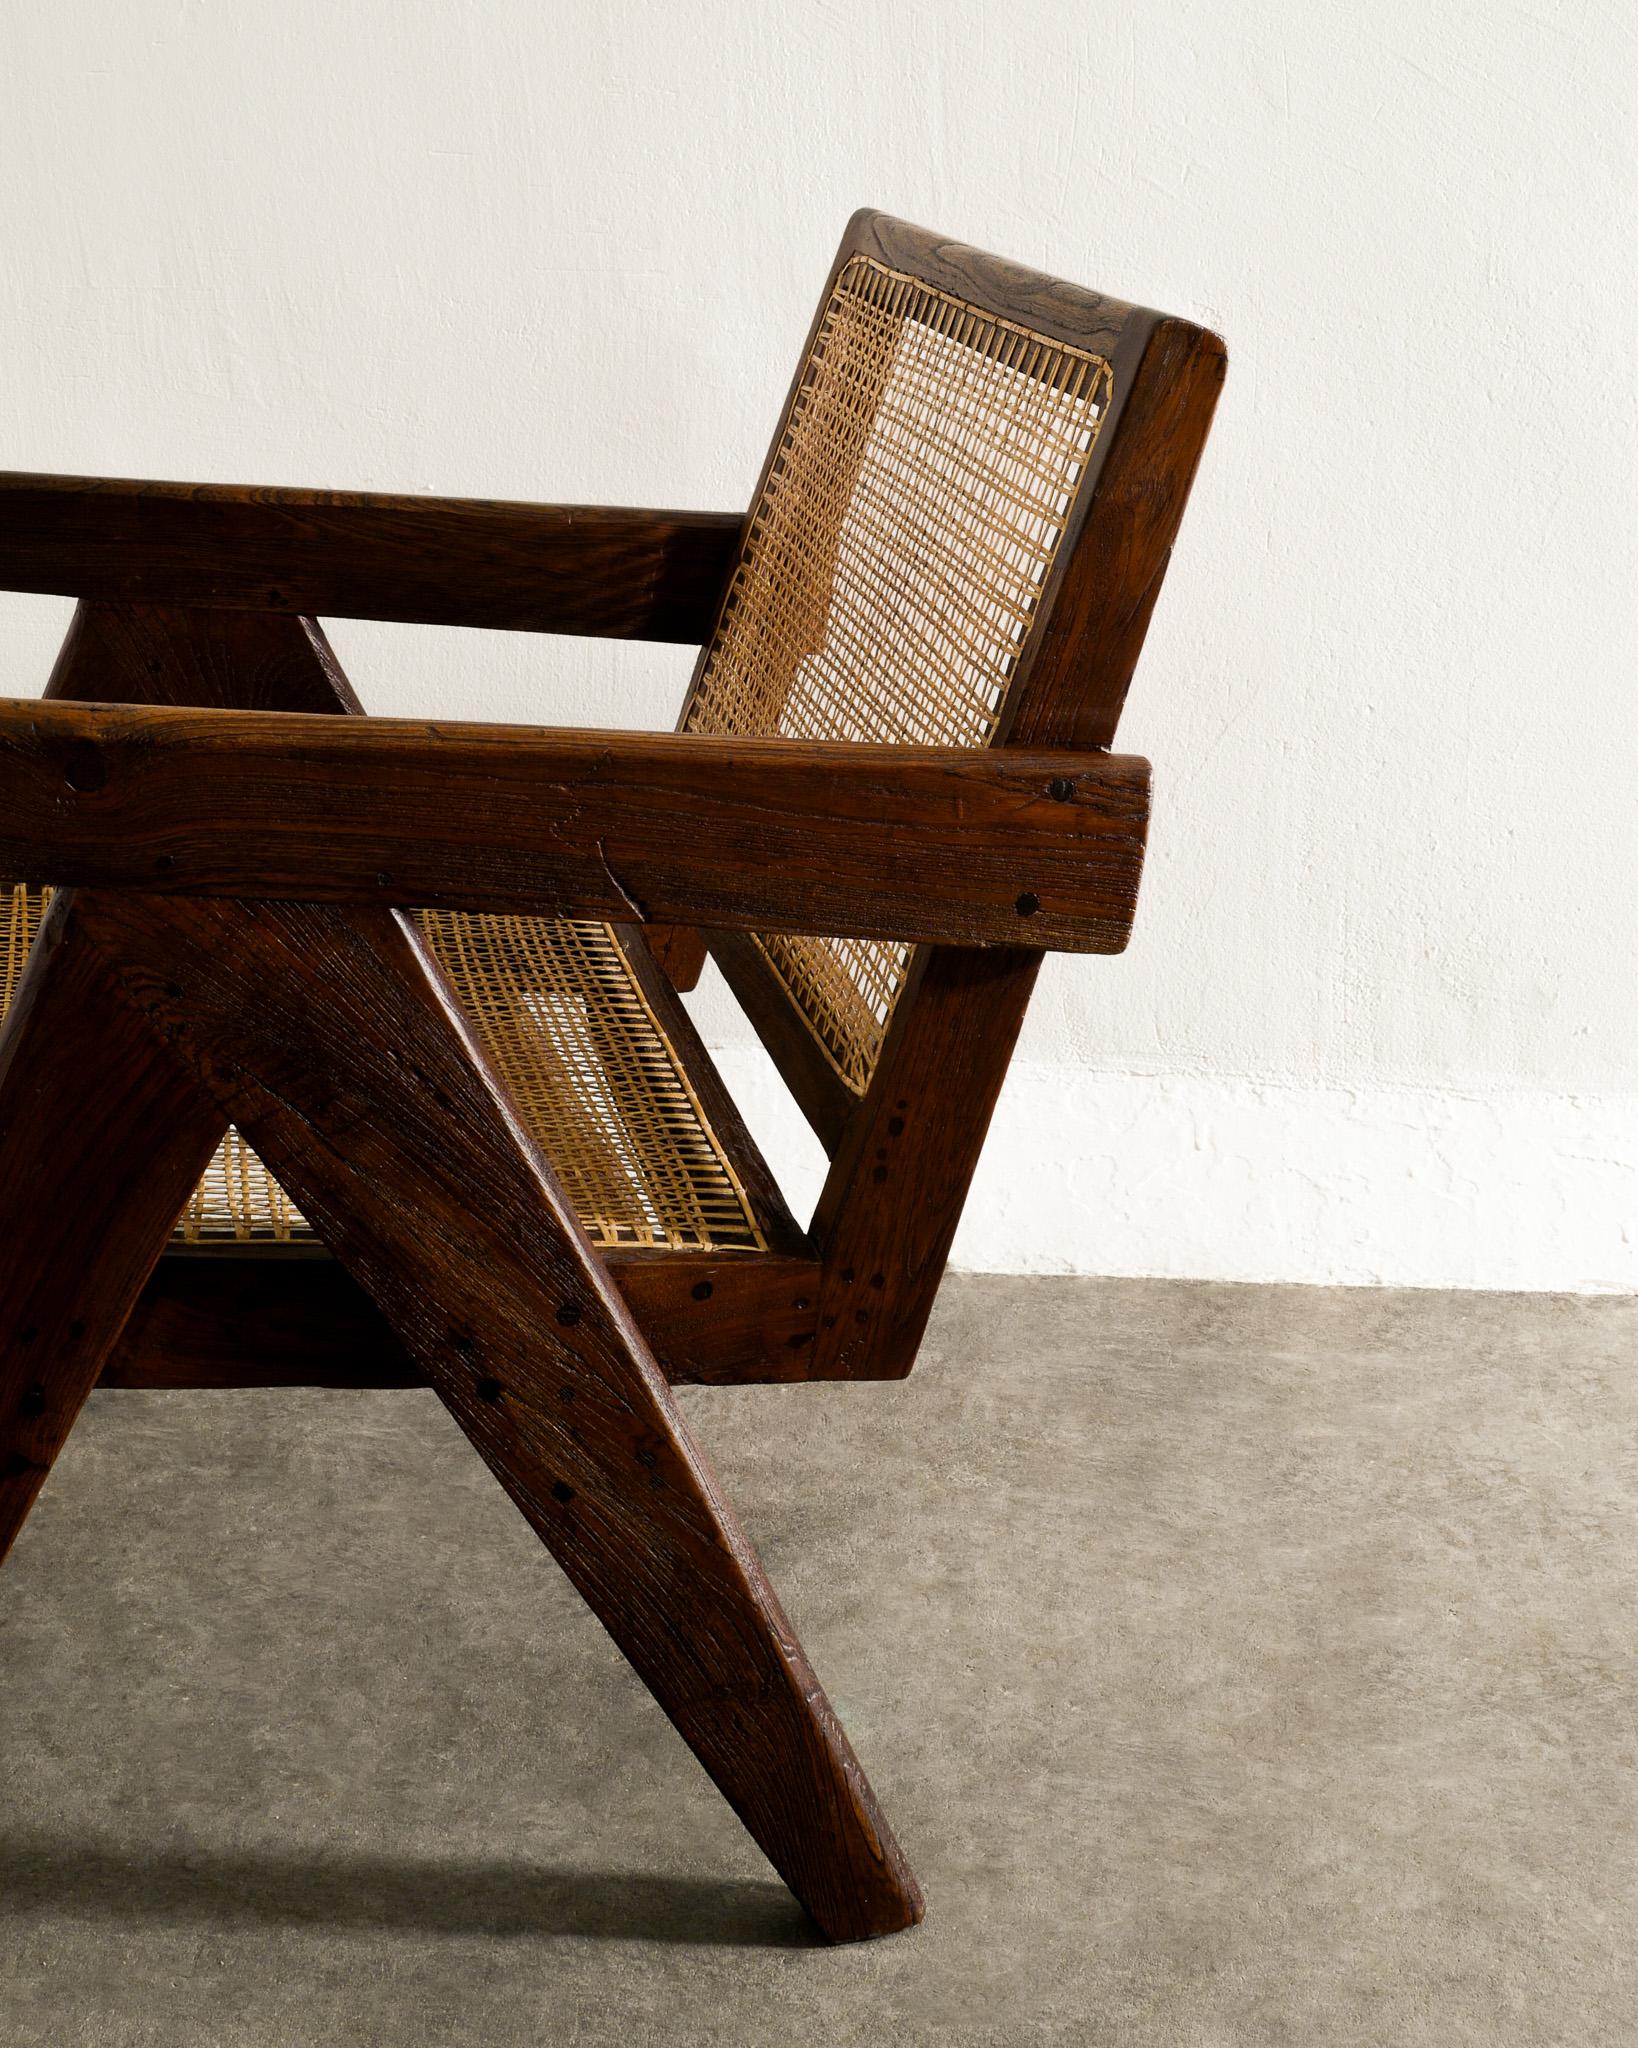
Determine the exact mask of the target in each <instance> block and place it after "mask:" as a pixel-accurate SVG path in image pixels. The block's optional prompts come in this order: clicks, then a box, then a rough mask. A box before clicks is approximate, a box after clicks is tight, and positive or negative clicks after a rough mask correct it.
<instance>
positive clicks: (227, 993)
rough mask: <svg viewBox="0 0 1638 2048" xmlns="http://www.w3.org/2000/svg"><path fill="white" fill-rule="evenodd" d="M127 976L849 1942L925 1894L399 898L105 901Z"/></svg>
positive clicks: (136, 998)
mask: <svg viewBox="0 0 1638 2048" xmlns="http://www.w3.org/2000/svg"><path fill="white" fill-rule="evenodd" d="M94 936H95V939H96V941H97V943H98V944H99V945H100V947H101V948H102V950H103V953H104V955H105V957H106V959H107V960H108V961H109V963H110V965H111V966H113V965H114V963H117V969H116V971H117V973H118V975H119V980H120V985H121V987H122V988H123V989H124V990H125V991H126V992H127V994H128V996H129V998H130V1000H131V1001H132V1002H133V1003H134V1004H136V1005H137V1006H138V1007H140V1009H141V1010H142V1011H143V1013H144V1014H145V1015H146V1016H147V1018H148V1019H149V1021H150V1023H151V1025H152V1027H153V1028H154V1030H155V1031H156V1032H157V1033H159V1034H160V1036H161V1037H162V1038H163V1039H164V1041H165V1043H166V1044H167V1045H168V1046H169V1047H171V1049H172V1050H173V1051H174V1052H175V1054H176V1055H177V1057H178V1058H179V1059H181V1060H184V1061H186V1062H187V1064H188V1065H189V1067H190V1068H191V1070H192V1071H193V1073H194V1074H195V1075H196V1077H197V1078H198V1079H199V1081H200V1082H201V1083H202V1084H203V1085H204V1086H205V1087H206V1088H207V1089H208V1090H209V1091H210V1092H211V1093H212V1094H213V1095H214V1096H215V1098H216V1100H217V1102H218V1104H219V1106H220V1108H221V1109H222V1111H223V1112H224V1113H225V1114H227V1115H228V1116H230V1117H231V1118H232V1119H233V1121H234V1122H236V1123H237V1124H238V1125H239V1127H240V1128H241V1129H242V1130H244V1131H245V1133H246V1134H247V1136H248V1137H249V1139H250V1141H251V1142H252V1143H253V1144H254V1145H255V1147H256V1149H257V1151H258V1152H259V1153H260V1154H261V1156H262V1157H263V1158H264V1159H266V1160H267V1162H268V1164H269V1165H270V1166H271V1167H272V1168H273V1170H274V1172H276V1173H277V1174H278V1176H279V1178H280V1180H281V1181H282V1182H283V1184H284V1185H285V1186H286V1187H287V1188H288V1189H289V1190H290V1192H291V1194H292V1195H293V1196H294V1198H295V1199H296V1201H297V1202H298V1203H299V1204H300V1206H301V1207H302V1209H303V1210H304V1212H305V1213H306V1214H307V1215H308V1216H309V1217H310V1218H311V1219H312V1220H313V1222H314V1224H315V1226H316V1227H317V1228H318V1230H319V1231H320V1233H321V1234H322V1236H323V1237H324V1239H325V1241H326V1243H327V1244H329V1246H330V1247H331V1249H332V1250H333V1251H334V1252H335V1254H336V1256H337V1257H338V1258H339V1259H340V1260H341V1261H342V1262H343V1263H344V1264H345V1265H346V1266H347V1267H348V1268H349V1269H350V1270H351V1271H352V1272H353V1274H354V1275H355V1277H356V1278H357V1279H358V1280H359V1282H360V1284H361V1285H362V1286H363V1287H364V1288H365V1289H366V1291H367V1292H368V1293H369V1294H370V1295H371V1297H372V1298H373V1299H374V1301H375V1302H376V1304H377V1306H378V1307H379V1308H380V1310H381V1312H382V1314H383V1315H384V1317H385V1318H386V1320H387V1321H388V1322H389V1323H390V1324H391V1325H392V1327H393V1328H394V1330H395V1331H396V1333H397V1335H398V1338H399V1340H400V1342H401V1343H402V1344H403V1346H404V1348H405V1350H406V1351H407V1352H408V1353H409V1354H410V1356H411V1357H413V1358H414V1359H415V1361H416V1362H417V1364H418V1365H419V1366H420V1367H421V1369H422V1370H423V1371H424V1372H425V1373H426V1375H427V1377H428V1378H429V1379H430V1380H431V1381H432V1383H433V1385H434V1386H435V1387H436V1388H437V1390H438V1392H439V1394H440V1395H441V1396H442V1398H443V1399H444V1401H445V1402H446V1404H447V1405H448V1407H449V1409H450V1411H451V1413H452V1414H453V1415H454V1416H455V1418H456V1420H457V1421H458V1422H459V1423H460V1425H461V1427H462V1428H463V1429H464V1430H465V1431H466V1433H467V1435H468V1436H469V1437H470V1438H471V1439H472V1441H473V1443H474V1444H475V1445H476V1446H477V1448H478V1450H479V1451H480V1452H481V1453H482V1455H483V1456H484V1458H485V1459H486V1461H487V1462H488V1463H489V1465H490V1467H491V1469H492V1470H493V1471H494V1472H495V1474H496V1476H497V1477H498V1478H499V1479H500V1481H501V1483H502V1485H503V1486H504V1487H505V1488H506V1490H507V1492H508V1493H509V1494H510V1496H511V1498H512V1499H513V1501H514V1502H515V1503H516V1504H517V1506H518V1507H519V1508H520V1510H521V1511H522V1512H523V1514H524V1515H525V1517H526V1518H527V1519H528V1521H529V1522H530V1524H531V1526H532V1527H533V1528H534V1529H535V1530H536V1532H537V1533H538V1534H539V1535H540V1537H541V1538H542V1540H543V1541H544V1542H545V1543H546V1544H547V1546H548V1547H549V1548H550V1549H551V1551H552V1553H553V1555H554V1556H556V1557H557V1559H558V1561H559V1562H560V1563H561V1564H562V1566H563V1568H564V1570H565V1571H566V1572H567V1574H568V1576H569V1578H570V1579H571V1580H572V1581H573V1583H574V1584H575V1586H576V1587H577V1588H578V1590H579V1591H580V1592H581V1594H582V1595H583V1597H584V1598H585V1599H586V1600H587V1602H588V1604H589V1605H590V1606H591V1607H592V1609H593V1611H594V1612H595V1613H596V1614H597V1615H598V1617H599V1619H600V1620H601V1621H602V1622H603V1624H604V1626H605V1627H606V1628H607V1629H608V1630H609V1633H610V1634H611V1635H612V1636H613V1638H614V1640H615V1641H616V1642H617V1643H618V1644H619V1646H620V1648H621V1649H622V1650H623V1651H624V1653H625V1654H626V1656H627V1657H628V1658H629V1659H630V1660H631V1662H632V1664H633V1665H634V1666H635V1667H636V1669H637V1671H638V1672H639V1674H640V1675H641V1676H642V1678H643V1680H644V1682H645V1683H646V1684H647V1685H648V1686H649V1688H650V1689H651V1691H652V1692H653V1693H654V1695H655V1697H656V1699H658V1700H659V1702H660V1704H661V1706H662V1707H663V1708H664V1709H665V1711H666V1713H667V1714H668V1715H669V1716H670V1717H671V1719H672V1721H673V1722H674V1723H675V1725H676V1726H677V1728H678V1730H679V1732H680V1733H681V1734H682V1735H683V1737H684V1739H685V1740H686V1741H687V1742H688V1743H689V1745H690V1747H692V1748H693V1750H694V1752H695V1754H696V1756H698V1758H699V1759H700V1761H701V1763H702V1764H704V1766H705V1768H706V1769H707V1770H708V1771H709V1772H710V1774H711V1776H712V1777H713V1778H714V1779H715V1781H716V1783H717V1784H718V1786H719V1787H720V1788H721V1789H722V1791H723V1792H724V1794H725V1796H726V1797H727V1798H728V1800H729V1801H730V1803H731V1804H732V1805H733V1807H734V1809H735V1811H736V1812H737V1813H738V1814H739V1815H740V1817H741V1819H742V1820H743V1821H744V1822H745V1824H746V1826H747V1827H748V1828H749V1829H750V1831H751V1833H752V1835H753V1836H754V1837H755V1838H756V1840H757V1841H758V1843H759V1844H760V1845H761V1847H762V1848H763V1850H764V1852H765V1853H766V1854H767V1855H768V1857H769V1859H770V1861H772V1862H773V1864H774V1866H775V1868H776V1869H778V1870H779V1872H780V1874H781V1875H782V1876H783V1877H784V1878H785V1880H786V1882H787V1883H788V1884H789V1885H790V1886H791V1889H792V1890H793V1891H794V1892H795V1893H796V1895H797V1897H798V1898H799V1899H801V1900H802V1902H803V1904H804V1905H805V1906H806V1907H807V1909H808V1911H809V1912H810V1913H811V1914H812V1916H813V1918H814V1919H815V1921H816V1922H817V1923H818V1925H819V1926H820V1927H821V1928H822V1929H823V1930H824V1931H825V1932H826V1933H827V1934H828V1935H830V1936H831V1937H832V1938H833V1939H837V1940H847V1939H855V1938H862V1937H864V1936H867V1935H872V1934H881V1933H885V1932H889V1931H891V1930H893V1929H895V1928H898V1927H903V1926H905V1925H908V1924H909V1923H910V1922H911V1921H912V1920H914V1919H916V1918H918V1917H919V1915H920V1911H921V1903H920V1897H919V1894H918V1892H917V1890H916V1887H915V1883H914V1880H913V1879H912V1878H911V1876H910V1874H909V1871H908V1868H907V1867H906V1866H905V1864H904V1861H903V1858H902V1856H901V1855H900V1853H899V1851H898V1849H897V1847H896V1845H895V1844H894V1842H893V1839H892V1836H891V1834H890V1833H889V1832H888V1830H887V1827H886V1824H885V1822H884V1821H883V1819H882V1817H881V1815H880V1813H879V1811H878V1809H877V1807H876V1804H875V1800H874V1797H873V1795H872V1794H871V1792H870V1789H869V1786H868V1785H867V1784H866V1782H865V1779H864V1777H863V1774H862V1772H861V1771H860V1769H859V1766H858V1764H857V1761H856V1759H855V1758H854V1756H853V1754H852V1751H851V1749H850V1748H849V1746H848V1744H847V1740H846V1738H845V1736H844V1735H843V1734H842V1732H841V1729H840V1727H839V1726H838V1724H837V1722H836V1720H835V1716H834V1715H833V1713H832V1712H831V1710H830V1708H829V1706H828V1705H827V1703H826V1701H825V1698H824V1695H823V1693H822V1692H821V1690H820V1689H819V1686H818V1682H817V1680H816V1679H815V1677H814V1675H813V1672H812V1670H811V1668H810V1667H809V1666H808V1664H807V1662H806V1660H805V1658H804V1657H803V1655H802V1652H801V1649H800V1647H799V1645H798V1644H797V1642H796V1639H795V1636H794V1634H793V1632H792V1630H791V1628H790V1625H789V1623H788V1621H787V1620H786V1618H785V1616H784V1615H783V1613H782V1612H781V1611H780V1608H779V1605H778V1602H777V1600H776V1599H775V1597H774V1595H773V1593H772V1591H771V1589H770V1588H769V1586H768V1585H767V1582H766V1579H765V1578H764V1576H763V1574H762V1571H761V1568H760V1566H759V1565H758V1563H757V1560H756V1558H755V1555H754V1553H753V1552H752V1550H751V1548H750V1545H749V1543H748V1542H747V1540H746V1538H745V1536H744V1534H743V1532H742V1531H741V1530H740V1528H739V1525H738V1524H737V1522H736V1521H735V1520H734V1517H733V1515H732V1512H731V1510H730V1509H729V1508H728V1506H727V1503H726V1501H725V1500H724V1499H723V1497H722V1495H721V1492H720V1490H719V1488H718V1486H717V1483H716V1480H715V1478H714V1476H713V1474H712V1473H711V1470H710V1468H709V1466H708V1464H707V1463H706V1461H705V1459H704V1457H703V1455H702V1454H701V1453H700V1451H699V1450H698V1448H697V1446H696V1445H695V1443H694V1441H693V1439H692V1437H691V1435H690V1433H689V1430H688V1428H687V1425H686V1423H685V1422H684V1420H683V1418H682V1416H681V1414H680V1413H679V1411H678V1410H677V1408H676V1405H675V1403H674V1402H673V1400H672V1398H671V1394H670V1390H669V1388H668V1387H667V1386H666V1383H665V1380H664V1378H663V1376H662V1374H661V1373H660V1371H659V1368H658V1367H657V1365H656V1364H655V1362H654V1359H653V1357H652V1355H651V1354H650V1352H649V1350H648V1348H647V1346H646V1345H645V1344H644V1342H643V1340H642V1337H641V1335H640V1333H639V1331H638V1329H637V1327H636V1325H635V1323H634V1322H633V1320H632V1318H631V1317H630V1315H629V1314H628V1313H627V1311H626V1309H625V1307H624V1305H623V1303H622V1302H621V1300H620V1296H619V1294H618V1292H617V1291H616V1289H615V1288H614V1286H613V1284H612V1282H611V1281H610V1279H609V1277H608V1275H607V1273H606V1271H605V1270H604V1268H603V1266H602V1264H601V1262H600V1261H599V1259H598V1257H597V1255H596V1253H595V1252H594V1251H593V1250H592V1248H591V1246H590V1245H589V1244H588V1243H587V1241H586V1239H585V1237H584V1235H583V1233H582V1232H581V1230H580V1227H579V1225H578V1223H577V1222H576V1221H575V1219H574V1216H573V1214H572V1211H571V1210H570V1209H569V1207H568V1205H567V1202H566V1200H565V1198H564V1196H563V1195H562V1193H561V1191H560V1190H559V1188H558V1187H557V1185H556V1183H555V1181H554V1180H553V1178H552V1176H551V1173H550V1170H549V1169H548V1167H547V1166H546V1164H545V1161H544V1160H543V1159H542V1158H541V1157H540V1155H539V1153H538V1152H537V1151H536V1149H535V1147H534V1146H533V1144H532V1142H531V1141H530V1140H529V1138H528V1136H527V1134H526V1133H525V1132H524V1131H523V1130H522V1128H521V1126H520V1125H519V1124H518V1122H517V1120H516V1117H515V1114H514V1112H513V1110H512V1108H511V1105H510V1102H509V1099H508V1098H507V1096H506V1095H505V1093H504V1091H502V1090H501V1089H500V1088H499V1086H498V1084H497V1083H495V1082H494V1080H493V1078H492V1077H491V1076H490V1074H489V1071H488V1068H487V1066H486V1064H485V1062H484V1060H483V1056H482V1054H481V1052H480V1051H479V1049H478V1046H477V1042H476V1040H475V1039H474V1038H473V1036H472V1034H471V1032H470V1030H469V1028H468V1026H467V1025H466V1023H465V1020H464V1019H463V1017H462V1015H461V1013H460V1010H459V1008H458V1006H457V1005H456V1004H455V1001H454V998H453V996H452V995H451V993H450V992H449V990H448V988H447V986H446V984H445V983H444V982H443V980H442V978H441V976H440V975H439V974H438V971H437V969H436V967H435V966H434V965H433V963H432V961H431V958H430V956H429V955H428V954H427V952H426V950H425V948H424V947H423V945H422V944H421V941H420V940H419V938H418V936H417V935H416V933H415V931H414V928H413V927H412V926H411V925H410V924H409V923H408V921H407V920H406V919H405V918H404V917H403V916H402V915H401V914H400V913H396V912H392V911H384V910H373V909H363V910H354V909H340V908H332V907H326V906H324V905H319V904H303V905H295V904H265V903H264V904H241V903H234V902H229V901H217V902H200V903H193V902H182V901H175V900H171V901H161V900H159V899H156V898H151V897H150V898H142V897H126V898H121V899H119V900H118V901H114V900H112V899H109V898H106V897H105V898H103V899H101V900H100V901H99V902H98V904H97V906H96V913H95V921H94Z"/></svg>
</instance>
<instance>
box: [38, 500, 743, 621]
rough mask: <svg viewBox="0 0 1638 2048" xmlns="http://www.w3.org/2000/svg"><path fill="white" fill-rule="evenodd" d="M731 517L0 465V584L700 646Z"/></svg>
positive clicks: (732, 545) (721, 572)
mask: <svg viewBox="0 0 1638 2048" xmlns="http://www.w3.org/2000/svg"><path fill="white" fill-rule="evenodd" d="M742 524H743V520H742V518H741V515H740V514H738V513H720V512H645V511H633V510H626V509H623V508H618V507H613V506H603V505H523V504H506V503H502V502H499V501H494V500H490V499H486V498H423V497H385V496H379V495H371V494H368V493H360V492H355V491H302V490H274V489H268V490H258V489H254V488H250V487H247V486H243V485H238V484H176V483H138V482H130V481H126V480H124V479H120V478H114V477H72V476H30V475H26V474H24V473H22V472H21V471H0V589H5V590H38V591H52V592H56V593H59V594H61V595H63V596H67V597H81V598H94V599H103V600H110V601H113V602H123V601H148V602H154V603H163V604H179V605H206V606H214V607H224V608H227V609H229V610H234V611H274V612H303V613H310V614H313V615H315V616H319V617H332V618H356V619H397V620H404V621H406V622H409V623H414V624H424V625H437V626H497V627H503V628H507V629H510V630H512V631H515V632H529V633H576V634H586V635H590V636H594V637H599V638H612V639H621V640H675V641H683V642H693V643H698V642H700V641H702V640H704V639H706V638H707V637H708V635H709V634H710V632H711V629H712V626H713V625H714V623H715V620H716V614H717V607H718V604H719V602H720V600H721V597H722V591H723V587H724V585H725V583H726V582H727V579H728V574H729V571H730V569H731V567H732V565H733V560H734V555H735V551H736V549H737V546H738V542H739V535H740V529H741V526H742Z"/></svg>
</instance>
